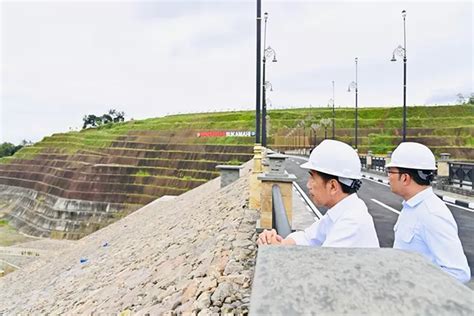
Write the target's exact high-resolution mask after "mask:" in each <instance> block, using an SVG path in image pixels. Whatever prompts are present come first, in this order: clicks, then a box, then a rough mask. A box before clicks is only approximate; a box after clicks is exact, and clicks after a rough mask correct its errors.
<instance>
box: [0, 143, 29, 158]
mask: <svg viewBox="0 0 474 316" xmlns="http://www.w3.org/2000/svg"><path fill="white" fill-rule="evenodd" d="M22 148H23V146H22V145H17V146H15V145H13V144H12V143H3V144H0V157H7V156H12V155H13V154H15V153H16V152H17V151H19V150H20V149H22Z"/></svg>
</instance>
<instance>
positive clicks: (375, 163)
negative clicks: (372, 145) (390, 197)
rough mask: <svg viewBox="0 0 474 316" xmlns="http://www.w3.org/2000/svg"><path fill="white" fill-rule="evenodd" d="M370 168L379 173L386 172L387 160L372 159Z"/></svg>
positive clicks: (380, 158)
mask: <svg viewBox="0 0 474 316" xmlns="http://www.w3.org/2000/svg"><path fill="white" fill-rule="evenodd" d="M370 168H371V169H374V170H377V171H382V172H383V171H385V158H382V157H372V165H371V167H370Z"/></svg>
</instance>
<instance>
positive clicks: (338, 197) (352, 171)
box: [257, 140, 379, 248]
mask: <svg viewBox="0 0 474 316" xmlns="http://www.w3.org/2000/svg"><path fill="white" fill-rule="evenodd" d="M301 168H304V169H308V170H309V179H308V183H307V184H306V186H307V188H308V190H309V192H310V195H311V198H312V200H313V201H314V203H315V204H316V205H317V206H325V207H328V208H329V209H328V211H327V212H326V214H325V215H324V216H323V217H322V218H321V220H320V221H319V222H316V223H314V224H313V225H311V226H310V227H308V228H306V229H305V230H304V231H299V232H294V233H291V234H290V235H288V236H287V237H286V238H285V239H283V238H282V237H281V236H279V235H277V233H276V231H275V230H274V229H272V230H265V231H264V232H262V233H261V234H260V235H259V238H258V241H257V243H258V244H259V245H266V244H286V245H295V244H296V245H306V246H322V247H367V248H370V247H379V241H378V238H377V234H376V232H375V227H374V221H373V219H372V216H370V214H369V212H368V211H367V206H366V205H365V203H364V201H362V200H361V199H359V197H358V196H357V193H356V192H357V190H358V189H359V187H360V185H361V181H360V179H361V177H362V175H361V172H360V169H361V165H360V160H359V156H358V155H357V153H356V152H355V151H354V149H352V148H351V147H350V146H349V145H347V144H345V143H342V142H339V141H335V140H324V141H323V142H321V144H319V145H318V146H317V147H316V148H314V150H313V151H312V152H311V155H310V157H309V161H308V162H306V163H304V164H302V165H301Z"/></svg>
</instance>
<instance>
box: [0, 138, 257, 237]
mask: <svg viewBox="0 0 474 316" xmlns="http://www.w3.org/2000/svg"><path fill="white" fill-rule="evenodd" d="M94 132H95V133H94ZM91 133H92V134H93V138H88V137H89V134H91ZM163 135H165V136H163ZM192 135H193V136H192ZM193 137H194V138H195V137H196V133H195V132H192V133H190V132H189V131H185V132H184V133H182V134H181V135H180V134H179V133H177V135H174V136H170V135H166V132H161V131H129V132H127V133H125V134H119V135H114V134H113V133H97V132H96V131H86V132H83V133H68V134H58V135H53V136H51V137H47V138H45V139H44V140H43V141H42V142H39V143H37V144H36V145H35V146H32V147H27V148H24V149H23V150H21V151H20V152H19V153H18V154H17V155H15V156H14V157H12V158H10V159H7V160H6V161H4V162H3V163H2V164H0V199H1V200H3V201H6V202H7V205H8V207H7V208H8V219H9V220H10V223H11V224H13V225H14V226H15V227H17V228H19V229H20V231H23V232H25V233H27V234H30V235H35V236H52V237H57V238H70V239H77V238H80V237H82V236H85V235H87V234H89V233H91V232H93V231H95V230H97V229H99V228H101V227H103V226H105V225H107V224H109V223H111V222H113V221H115V220H116V219H118V218H120V217H123V216H124V215H125V214H128V213H130V212H132V211H134V210H136V209H138V208H140V207H141V206H143V205H145V204H147V203H149V202H151V201H153V200H155V199H157V198H158V197H161V196H163V195H180V194H181V193H183V192H186V191H188V190H190V189H192V188H195V187H197V186H199V185H201V184H203V183H205V182H207V181H208V180H210V179H213V178H215V177H217V176H218V172H217V171H216V169H215V166H216V165H218V164H225V163H229V162H232V163H242V162H245V161H248V160H249V159H250V158H251V157H252V147H251V146H248V145H216V144H205V143H197V144H193V143H191V142H192V141H193Z"/></svg>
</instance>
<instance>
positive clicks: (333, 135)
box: [332, 80, 336, 139]
mask: <svg viewBox="0 0 474 316" xmlns="http://www.w3.org/2000/svg"><path fill="white" fill-rule="evenodd" d="M335 103H336V99H335V96H334V80H333V81H332V139H336V125H335V124H336V112H335V110H334V107H335Z"/></svg>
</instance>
